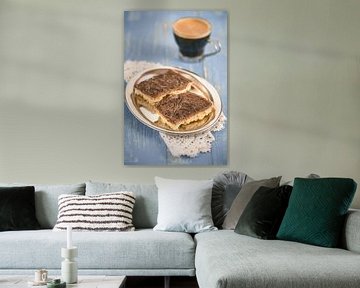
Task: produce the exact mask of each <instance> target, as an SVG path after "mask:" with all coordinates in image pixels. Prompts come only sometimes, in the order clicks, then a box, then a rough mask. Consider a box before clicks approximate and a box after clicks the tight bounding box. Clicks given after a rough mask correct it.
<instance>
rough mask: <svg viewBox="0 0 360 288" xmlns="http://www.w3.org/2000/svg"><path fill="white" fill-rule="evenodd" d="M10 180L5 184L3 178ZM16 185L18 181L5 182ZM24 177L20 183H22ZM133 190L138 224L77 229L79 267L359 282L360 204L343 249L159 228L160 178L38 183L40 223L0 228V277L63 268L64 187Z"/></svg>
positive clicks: (263, 282) (205, 279)
mask: <svg viewBox="0 0 360 288" xmlns="http://www.w3.org/2000/svg"><path fill="white" fill-rule="evenodd" d="M4 185H5V184H0V186H4ZM7 185H8V186H13V185H14V184H7ZM19 185H20V184H19ZM124 190H126V191H133V192H134V193H135V195H136V204H135V207H134V213H133V222H134V225H135V227H136V231H134V232H73V242H74V245H76V246H77V247H78V252H79V256H78V258H77V261H78V266H79V274H106V275H128V276H165V286H166V287H168V286H169V276H195V275H196V277H197V281H198V284H199V287H200V288H233V287H239V288H240V287H241V288H242V287H251V288H256V287H274V288H277V287H286V288H292V287H293V288H303V287H311V288H312V287H315V288H317V287H319V288H320V287H321V288H322V287H360V272H359V271H360V211H350V212H349V214H348V216H347V220H346V223H345V228H344V233H343V235H344V239H343V240H344V241H343V249H333V248H332V249H329V248H322V247H317V246H311V245H305V244H300V243H296V242H287V241H279V240H272V241H271V240H259V239H255V238H251V237H248V236H242V235H239V234H236V233H234V232H233V231H230V230H219V231H213V232H204V233H200V234H197V235H195V236H194V235H190V234H187V233H181V232H159V231H153V230H152V228H153V227H154V226H155V225H156V221H157V210H158V207H157V189H156V186H155V185H150V184H149V185H145V184H116V183H112V184H110V183H97V182H87V183H86V184H76V185H48V186H47V185H35V205H36V211H37V218H38V220H39V222H40V224H41V225H42V228H43V229H41V230H34V231H14V232H0V278H1V275H6V274H32V273H33V271H34V270H36V269H39V268H46V269H48V270H49V273H50V275H58V274H59V273H60V265H61V261H62V258H61V256H60V249H61V247H65V245H66V235H65V234H66V233H65V232H54V231H52V230H51V228H52V227H53V226H54V224H55V222H56V216H57V197H58V196H59V195H60V194H80V195H81V194H86V195H94V194H99V193H106V192H115V191H124Z"/></svg>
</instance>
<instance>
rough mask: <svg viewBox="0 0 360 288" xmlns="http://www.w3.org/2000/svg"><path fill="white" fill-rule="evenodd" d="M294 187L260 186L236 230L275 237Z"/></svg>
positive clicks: (253, 235)
mask: <svg viewBox="0 0 360 288" xmlns="http://www.w3.org/2000/svg"><path fill="white" fill-rule="evenodd" d="M291 190H292V187H291V186H289V185H284V186H281V187H277V188H267V187H260V188H259V189H258V190H257V191H256V192H255V194H254V196H253V197H252V198H251V200H250V202H249V204H248V205H247V206H246V208H245V210H244V212H243V213H242V215H241V216H240V219H239V222H238V223H237V225H236V227H235V232H236V233H238V234H243V235H247V236H251V237H255V238H260V239H275V237H276V233H277V232H278V230H279V227H280V224H281V221H282V219H283V217H284V214H285V211H286V208H287V206H288V202H289V198H290V194H291Z"/></svg>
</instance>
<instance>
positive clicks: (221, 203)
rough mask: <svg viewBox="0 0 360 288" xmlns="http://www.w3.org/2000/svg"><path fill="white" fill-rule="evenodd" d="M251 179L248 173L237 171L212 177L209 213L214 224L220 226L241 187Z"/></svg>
mask: <svg viewBox="0 0 360 288" xmlns="http://www.w3.org/2000/svg"><path fill="white" fill-rule="evenodd" d="M249 180H251V178H250V177H248V175H246V174H245V173H242V172H238V171H227V172H223V173H220V174H218V175H216V176H215V177H214V185H213V189H212V199H211V213H212V217H213V221H214V225H215V226H216V227H217V228H221V227H222V224H223V222H224V219H225V216H226V214H227V213H228V211H229V209H230V207H231V204H232V202H233V201H234V199H235V198H236V196H237V194H238V193H239V191H240V189H241V187H242V186H243V185H244V184H245V183H246V182H248V181H249Z"/></svg>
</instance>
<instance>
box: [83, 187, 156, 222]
mask: <svg viewBox="0 0 360 288" xmlns="http://www.w3.org/2000/svg"><path fill="white" fill-rule="evenodd" d="M120 191H130V192H133V193H134V195H135V197H136V201H135V206H134V210H133V223H134V226H135V228H136V229H139V228H153V227H154V226H155V225H156V218H157V214H158V193H157V188H156V185H155V184H126V183H123V184H122V183H103V182H90V181H89V182H86V195H89V196H90V195H97V194H103V193H110V192H120Z"/></svg>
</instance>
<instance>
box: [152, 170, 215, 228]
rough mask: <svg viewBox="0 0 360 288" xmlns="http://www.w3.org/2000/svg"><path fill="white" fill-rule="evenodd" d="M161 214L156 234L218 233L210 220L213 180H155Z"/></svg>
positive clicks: (158, 178) (156, 178) (157, 178)
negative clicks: (169, 232) (160, 232)
mask: <svg viewBox="0 0 360 288" xmlns="http://www.w3.org/2000/svg"><path fill="white" fill-rule="evenodd" d="M155 183H156V186H157V187H158V199H159V213H158V217H157V225H156V226H155V227H154V230H160V231H177V232H188V233H198V232H205V231H211V230H217V228H216V227H214V223H213V220H212V217H211V190H212V186H213V180H200V181H199V180H175V179H165V178H160V177H155Z"/></svg>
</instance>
